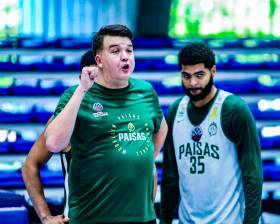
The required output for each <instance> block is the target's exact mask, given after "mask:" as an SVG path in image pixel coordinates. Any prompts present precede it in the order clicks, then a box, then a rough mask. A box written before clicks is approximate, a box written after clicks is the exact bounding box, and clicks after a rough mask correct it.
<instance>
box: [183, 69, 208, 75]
mask: <svg viewBox="0 0 280 224" xmlns="http://www.w3.org/2000/svg"><path fill="white" fill-rule="evenodd" d="M181 73H182V74H185V75H190V76H191V75H198V74H200V73H203V74H204V73H205V71H203V70H201V71H197V72H195V73H193V74H190V73H187V72H184V71H182V72H181Z"/></svg>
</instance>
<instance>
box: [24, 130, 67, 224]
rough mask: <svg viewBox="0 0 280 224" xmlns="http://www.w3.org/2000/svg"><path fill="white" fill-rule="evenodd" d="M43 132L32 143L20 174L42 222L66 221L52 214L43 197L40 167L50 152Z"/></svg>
mask: <svg viewBox="0 0 280 224" xmlns="http://www.w3.org/2000/svg"><path fill="white" fill-rule="evenodd" d="M45 142H46V141H45V137H44V132H43V133H42V134H41V135H40V137H39V138H38V140H37V141H36V142H35V143H34V145H33V146H32V148H31V150H30V151H29V153H28V156H27V158H26V160H25V163H24V165H23V167H22V176H23V180H24V183H25V186H26V189H27V191H28V194H29V196H30V198H31V200H32V203H33V206H34V208H35V210H36V213H37V214H38V216H39V218H40V220H41V222H42V223H43V224H63V223H68V221H69V220H68V218H64V217H63V216H62V215H58V216H52V215H51V212H50V210H49V207H48V204H47V202H46V199H45V195H44V190H43V185H42V181H41V176H40V167H41V166H42V165H44V164H46V163H47V162H48V160H49V159H50V158H51V157H52V155H53V154H52V153H51V152H50V151H48V150H47V148H46V146H45Z"/></svg>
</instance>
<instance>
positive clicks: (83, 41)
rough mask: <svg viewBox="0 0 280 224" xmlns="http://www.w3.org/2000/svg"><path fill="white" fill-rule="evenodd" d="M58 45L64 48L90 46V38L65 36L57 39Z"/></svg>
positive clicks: (87, 47) (88, 47)
mask: <svg viewBox="0 0 280 224" xmlns="http://www.w3.org/2000/svg"><path fill="white" fill-rule="evenodd" d="M58 44H59V47H61V48H65V49H77V48H78V49H80V48H86V49H90V48H91V38H90V37H88V38H79V39H78V38H76V39H75V38H67V39H59V40H58Z"/></svg>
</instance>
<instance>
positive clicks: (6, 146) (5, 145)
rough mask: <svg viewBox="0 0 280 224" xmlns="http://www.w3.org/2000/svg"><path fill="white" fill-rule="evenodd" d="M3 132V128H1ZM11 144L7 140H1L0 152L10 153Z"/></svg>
mask: <svg viewBox="0 0 280 224" xmlns="http://www.w3.org/2000/svg"><path fill="white" fill-rule="evenodd" d="M0 132H1V130H0ZM9 144H10V143H8V142H7V141H4V142H0V154H7V153H9Z"/></svg>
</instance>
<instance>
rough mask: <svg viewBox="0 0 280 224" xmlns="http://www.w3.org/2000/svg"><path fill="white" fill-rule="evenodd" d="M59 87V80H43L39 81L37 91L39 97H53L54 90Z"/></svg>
mask: <svg viewBox="0 0 280 224" xmlns="http://www.w3.org/2000/svg"><path fill="white" fill-rule="evenodd" d="M57 85H59V79H54V78H44V79H39V90H40V94H41V95H55V94H56V92H55V88H56V86H57Z"/></svg>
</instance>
